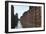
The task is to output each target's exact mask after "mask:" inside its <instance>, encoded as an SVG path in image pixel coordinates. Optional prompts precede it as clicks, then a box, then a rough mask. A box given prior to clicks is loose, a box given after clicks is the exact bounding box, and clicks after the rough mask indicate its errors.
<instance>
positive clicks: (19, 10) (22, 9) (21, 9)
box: [14, 5, 29, 19]
mask: <svg viewBox="0 0 46 34" xmlns="http://www.w3.org/2000/svg"><path fill="white" fill-rule="evenodd" d="M27 10H29V6H21V5H19V6H18V5H15V6H14V14H16V13H18V18H19V19H20V17H21V16H22V15H23V13H24V12H25V11H27Z"/></svg>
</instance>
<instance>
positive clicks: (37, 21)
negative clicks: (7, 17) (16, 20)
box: [20, 6, 41, 28]
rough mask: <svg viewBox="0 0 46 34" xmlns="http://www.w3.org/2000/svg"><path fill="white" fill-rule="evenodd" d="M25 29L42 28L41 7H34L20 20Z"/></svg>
mask: <svg viewBox="0 0 46 34" xmlns="http://www.w3.org/2000/svg"><path fill="white" fill-rule="evenodd" d="M20 22H21V24H22V26H23V28H30V27H40V26H41V7H37V6H34V7H33V6H32V7H30V8H29V10H28V11H26V12H24V14H23V16H21V18H20Z"/></svg>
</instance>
